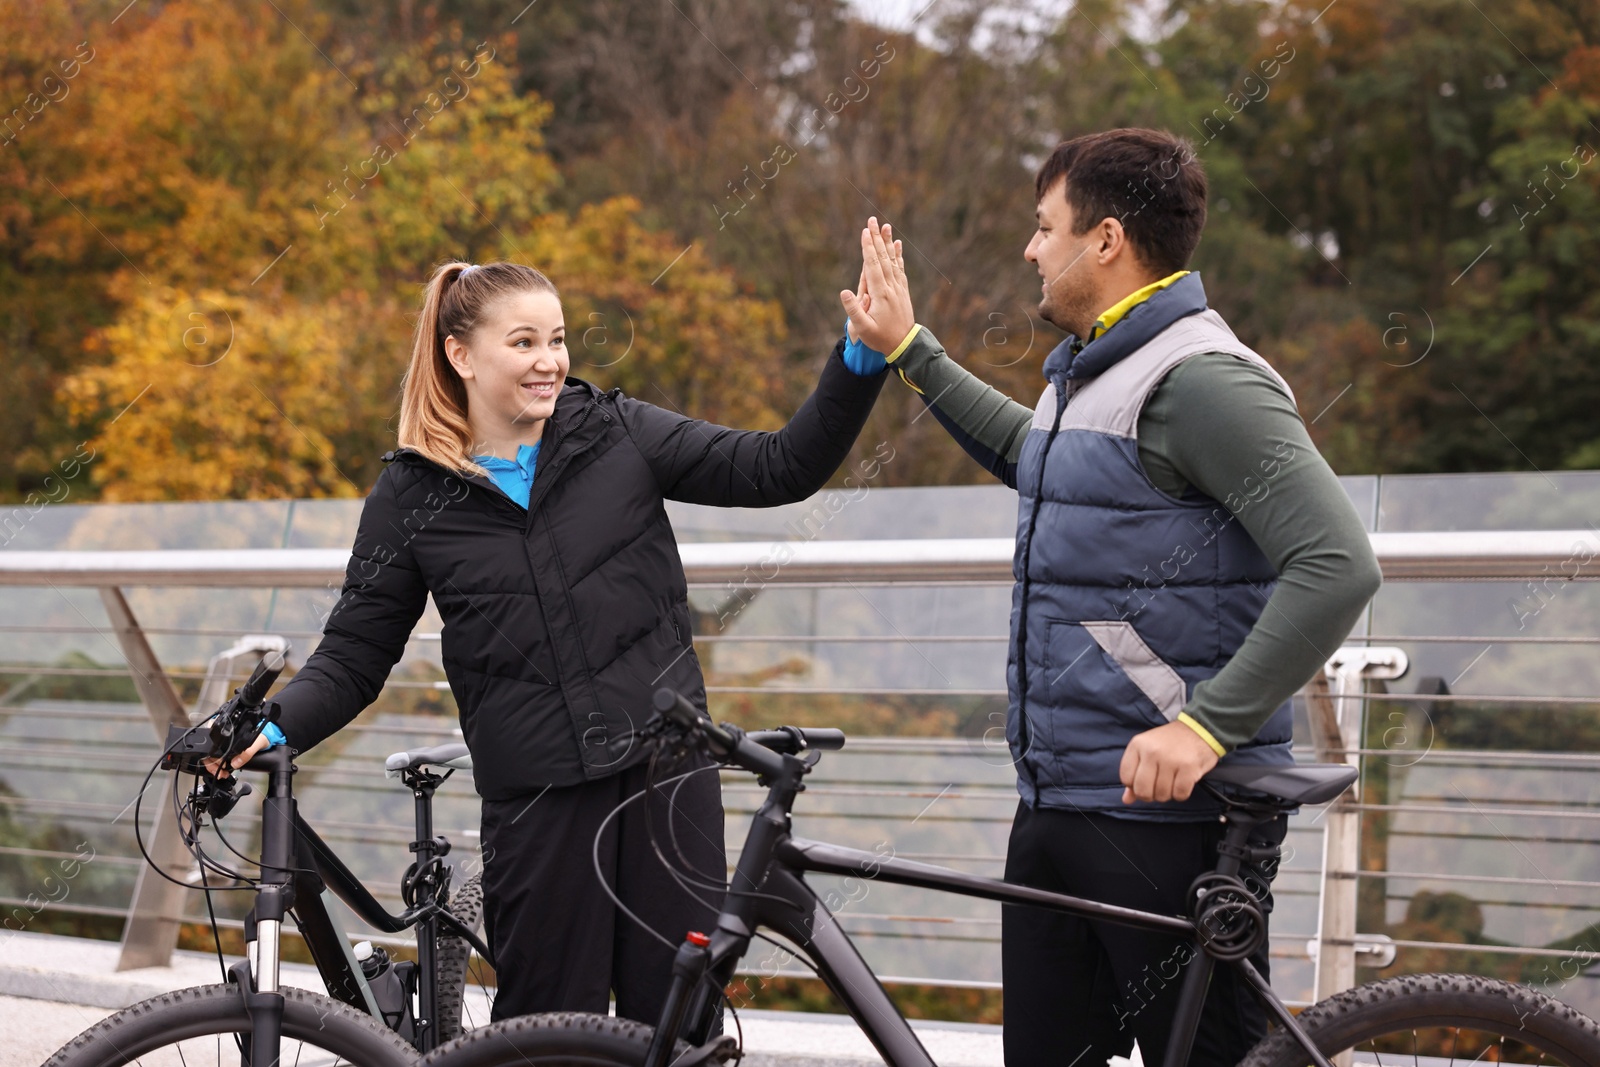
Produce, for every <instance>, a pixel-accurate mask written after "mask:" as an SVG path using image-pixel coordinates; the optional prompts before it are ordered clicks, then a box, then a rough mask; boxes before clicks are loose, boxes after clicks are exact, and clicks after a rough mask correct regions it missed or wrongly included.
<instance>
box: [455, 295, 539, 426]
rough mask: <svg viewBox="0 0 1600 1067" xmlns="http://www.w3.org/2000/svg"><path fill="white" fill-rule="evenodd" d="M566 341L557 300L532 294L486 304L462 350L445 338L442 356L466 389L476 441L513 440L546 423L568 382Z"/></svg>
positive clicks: (504, 298)
mask: <svg viewBox="0 0 1600 1067" xmlns="http://www.w3.org/2000/svg"><path fill="white" fill-rule="evenodd" d="M566 335H567V327H566V323H565V322H564V321H563V319H562V316H561V300H560V299H559V298H558V297H557V296H556V295H555V294H554V293H549V292H531V291H530V292H520V293H508V294H506V295H505V296H502V297H500V298H499V299H498V300H496V301H495V302H494V303H492V304H490V305H489V307H488V308H487V309H486V310H485V312H484V315H483V319H482V321H480V322H479V323H478V326H477V328H476V329H474V330H473V331H472V333H471V334H470V335H469V337H468V338H467V341H466V343H465V344H463V343H461V342H460V341H459V340H457V339H456V338H455V337H454V336H450V337H447V338H445V342H444V346H445V354H446V355H447V356H449V358H450V364H451V366H453V367H455V369H456V373H457V374H459V375H461V379H462V381H463V382H465V383H466V387H467V417H468V420H469V421H470V422H471V423H472V424H473V427H474V434H475V435H477V434H479V433H485V432H486V433H488V434H489V435H491V436H493V437H498V436H499V435H500V434H503V433H506V432H508V431H509V432H511V433H513V434H514V433H516V432H517V430H518V429H520V428H524V427H527V426H528V425H530V424H533V423H538V422H542V421H543V420H545V419H548V418H549V417H550V415H551V413H552V412H554V411H555V409H556V397H557V396H559V395H560V394H561V385H562V383H563V382H565V381H566V379H567V367H568V359H567V343H566ZM480 427H481V430H480Z"/></svg>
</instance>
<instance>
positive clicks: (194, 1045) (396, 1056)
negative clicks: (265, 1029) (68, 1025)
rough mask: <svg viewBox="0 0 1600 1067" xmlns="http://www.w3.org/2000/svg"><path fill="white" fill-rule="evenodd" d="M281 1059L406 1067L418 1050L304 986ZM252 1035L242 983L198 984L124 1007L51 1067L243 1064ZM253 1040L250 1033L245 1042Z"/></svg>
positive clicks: (293, 997)
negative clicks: (241, 1037)
mask: <svg viewBox="0 0 1600 1067" xmlns="http://www.w3.org/2000/svg"><path fill="white" fill-rule="evenodd" d="M283 1000H284V1004H283V1043H282V1045H281V1046H280V1057H281V1062H282V1063H285V1064H298V1067H333V1065H335V1064H341V1063H349V1064H354V1065H356V1067H405V1065H407V1064H412V1063H415V1062H416V1055H417V1050H416V1049H414V1048H412V1047H411V1046H410V1045H408V1044H406V1042H404V1041H402V1040H401V1039H400V1037H399V1036H398V1035H397V1034H395V1032H394V1031H392V1030H390V1029H388V1028H387V1027H385V1026H384V1025H383V1024H381V1023H379V1022H378V1021H377V1020H376V1019H374V1018H372V1017H371V1016H370V1015H364V1014H362V1013H361V1012H358V1011H356V1010H355V1009H354V1008H351V1007H349V1006H348V1005H345V1004H341V1003H339V1002H338V1001H336V1000H331V999H329V998H328V997H324V996H320V995H318V994H316V993H311V992H308V991H307V990H304V989H288V988H286V989H284V990H283ZM250 1032H251V1027H250V1015H249V1013H248V1012H246V1011H245V1007H244V998H243V997H242V996H241V995H240V993H239V987H238V986H233V985H211V986H196V987H194V988H193V989H179V990H177V991H176V992H173V993H163V994H162V995H161V996H158V997H151V998H150V999H149V1000H146V1001H141V1002H140V1003H138V1004H135V1005H133V1006H132V1007H131V1008H124V1009H123V1010H122V1011H119V1012H117V1013H116V1014H115V1015H112V1016H110V1017H109V1018H106V1019H102V1020H101V1021H100V1022H98V1023H96V1024H95V1025H93V1026H91V1027H89V1029H87V1030H85V1031H84V1032H83V1033H81V1034H79V1035H78V1036H77V1037H75V1038H73V1039H72V1040H71V1041H69V1042H67V1043H66V1044H65V1045H63V1046H62V1047H61V1048H60V1049H59V1050H57V1052H56V1054H55V1055H54V1056H51V1057H50V1059H49V1060H47V1061H46V1062H45V1065H44V1067H123V1065H124V1064H130V1063H134V1062H136V1061H137V1062H138V1063H140V1064H142V1065H143V1067H157V1065H160V1067H201V1065H209V1067H221V1065H223V1064H230V1065H233V1067H237V1064H239V1062H240V1061H241V1056H240V1052H239V1046H238V1044H237V1043H236V1042H235V1041H234V1035H235V1034H245V1035H248V1034H249V1033H250ZM248 1040H249V1038H248V1037H246V1041H248Z"/></svg>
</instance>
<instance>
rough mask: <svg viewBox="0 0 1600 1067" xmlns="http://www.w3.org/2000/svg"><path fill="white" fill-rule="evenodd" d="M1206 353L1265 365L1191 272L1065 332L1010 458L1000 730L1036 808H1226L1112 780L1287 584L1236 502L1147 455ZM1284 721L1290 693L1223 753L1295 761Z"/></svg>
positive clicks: (1022, 788) (1180, 813) (1166, 815)
mask: <svg viewBox="0 0 1600 1067" xmlns="http://www.w3.org/2000/svg"><path fill="white" fill-rule="evenodd" d="M1206 352H1223V353H1227V354H1229V355H1233V356H1237V357H1238V358H1240V359H1245V360H1249V361H1250V362H1252V363H1256V364H1258V365H1260V366H1262V367H1265V368H1266V369H1267V370H1268V371H1271V367H1269V366H1268V365H1267V363H1266V361H1265V360H1263V359H1262V358H1261V357H1260V356H1259V355H1257V354H1256V353H1255V352H1253V351H1251V350H1250V349H1249V348H1247V347H1246V346H1245V345H1244V344H1243V343H1242V342H1241V341H1240V340H1239V339H1238V338H1237V337H1235V336H1234V334H1233V331H1232V330H1230V329H1228V326H1227V324H1226V323H1224V322H1223V321H1222V317H1221V316H1220V315H1218V314H1217V313H1216V312H1214V311H1211V310H1209V309H1208V308H1207V307H1206V298H1205V290H1204V288H1203V287H1202V286H1201V284H1200V276H1199V275H1198V274H1188V275H1185V276H1184V277H1182V278H1180V279H1178V280H1177V281H1176V282H1173V283H1172V284H1171V285H1169V286H1168V287H1167V288H1165V289H1163V290H1160V291H1158V292H1156V293H1155V294H1154V295H1152V296H1151V297H1149V298H1148V299H1147V300H1145V301H1144V302H1143V303H1141V304H1138V305H1136V306H1135V307H1134V308H1133V309H1131V310H1130V311H1129V312H1128V313H1127V314H1126V315H1125V316H1124V317H1123V318H1122V319H1121V320H1120V321H1118V322H1116V323H1115V324H1114V325H1113V326H1112V327H1111V328H1110V329H1109V330H1108V331H1107V332H1106V333H1104V334H1102V335H1101V336H1099V337H1097V338H1095V339H1094V340H1093V341H1091V342H1090V343H1088V344H1086V345H1083V346H1082V347H1081V348H1080V347H1078V342H1077V340H1076V339H1075V338H1068V339H1067V341H1065V342H1063V343H1062V344H1061V345H1059V346H1057V348H1056V349H1055V351H1053V352H1051V353H1050V355H1049V356H1048V357H1047V358H1046V359H1045V363H1044V373H1045V377H1046V378H1047V379H1049V381H1050V385H1049V387H1048V388H1046V390H1045V392H1044V396H1043V397H1042V398H1041V399H1040V401H1039V406H1038V408H1037V410H1036V411H1035V412H1034V418H1033V426H1032V429H1030V431H1029V432H1028V436H1027V439H1026V441H1025V442H1024V444H1023V449H1022V455H1021V457H1020V459H1019V462H1018V466H1017V489H1018V494H1019V497H1020V504H1019V507H1018V512H1017V550H1016V558H1015V560H1014V562H1013V573H1014V575H1015V577H1016V586H1015V589H1014V591H1013V593H1012V607H1011V648H1010V655H1009V659H1008V663H1007V672H1006V674H1007V686H1008V689H1009V691H1010V698H1011V704H1010V711H1009V714H1008V716H1007V720H1006V732H1007V739H1008V740H1009V742H1010V745H1011V752H1012V756H1013V758H1014V759H1015V762H1016V766H1017V788H1018V791H1019V792H1020V793H1021V794H1022V797H1023V799H1024V800H1025V801H1026V802H1027V803H1028V804H1029V805H1030V806H1032V807H1046V808H1078V809H1085V810H1094V811H1103V812H1106V813H1108V814H1117V815H1125V816H1127V817H1130V818H1138V819H1151V820H1172V821H1189V820H1197V819H1205V818H1208V817H1214V815H1215V813H1216V812H1217V810H1218V805H1217V803H1216V801H1215V800H1214V799H1213V798H1212V797H1211V796H1210V795H1209V794H1207V793H1205V792H1204V791H1203V790H1199V789H1197V790H1196V791H1195V795H1194V796H1192V797H1191V798H1190V799H1189V800H1187V801H1184V802H1172V803H1167V804H1156V803H1140V804H1133V805H1124V804H1123V803H1122V788H1123V787H1122V783H1121V780H1120V777H1119V769H1120V766H1121V762H1122V754H1123V750H1124V749H1125V748H1127V745H1128V742H1129V741H1130V740H1131V739H1132V738H1133V736H1134V735H1135V734H1137V733H1140V732H1142V731H1145V730H1149V729H1151V728H1153V727H1156V726H1161V725H1163V724H1165V723H1168V722H1171V721H1173V720H1174V719H1175V718H1176V717H1177V715H1178V713H1179V712H1180V711H1182V710H1183V708H1184V705H1185V704H1186V703H1187V701H1188V699H1189V696H1190V694H1192V693H1193V691H1194V687H1195V684H1196V683H1198V682H1201V681H1204V680H1205V679H1207V678H1210V677H1211V676H1212V675H1214V674H1216V673H1217V672H1218V671H1219V670H1221V669H1222V667H1223V665H1224V664H1226V663H1227V662H1228V660H1229V658H1230V657H1232V656H1233V654H1234V652H1235V651H1237V650H1238V648H1239V645H1240V644H1241V643H1242V642H1243V641H1244V639H1245V636H1246V635H1247V634H1249V632H1250V630H1251V628H1252V627H1253V626H1254V625H1255V622H1256V619H1257V617H1258V616H1259V615H1260V614H1261V610H1262V608H1263V606H1264V605H1265V604H1266V601H1267V597H1268V596H1269V595H1270V594H1271V592H1272V589H1273V586H1274V585H1275V584H1276V580H1277V574H1276V572H1275V571H1274V570H1273V568H1272V565H1271V563H1270V562H1268V560H1267V558H1266V556H1265V555H1263V554H1262V552H1261V550H1260V549H1259V548H1258V547H1257V546H1256V544H1255V542H1254V540H1252V539H1251V537H1250V535H1249V534H1248V533H1246V532H1245V530H1244V528H1243V527H1241V526H1240V525H1239V524H1238V523H1237V522H1236V521H1234V520H1233V517H1232V515H1231V514H1230V513H1229V511H1228V510H1227V509H1226V508H1224V507H1223V506H1222V505H1221V504H1220V503H1218V502H1217V501H1215V500H1213V499H1211V498H1210V497H1208V496H1205V495H1203V494H1201V493H1200V492H1199V491H1198V490H1196V489H1193V488H1191V489H1190V491H1189V492H1188V493H1187V494H1185V496H1184V497H1183V498H1182V499H1174V498H1172V497H1170V496H1168V495H1167V494H1165V493H1163V492H1161V491H1160V490H1159V489H1157V488H1156V487H1155V486H1154V485H1152V484H1151V482H1150V479H1149V477H1148V476H1147V475H1146V474H1145V471H1144V467H1143V466H1142V465H1141V464H1140V462H1139V441H1138V433H1137V431H1138V423H1139V413H1140V412H1141V411H1142V410H1143V408H1144V405H1145V403H1146V402H1147V401H1148V400H1149V398H1150V396H1151V394H1152V393H1154V392H1155V389H1156V387H1157V386H1158V385H1160V384H1161V380H1162V379H1163V378H1165V377H1166V375H1167V374H1168V373H1169V372H1170V371H1171V370H1172V369H1173V368H1174V367H1176V366H1177V365H1178V364H1179V363H1181V362H1182V361H1183V360H1185V359H1188V358H1189V357H1190V356H1195V355H1200V354H1201V353H1206ZM1273 376H1274V377H1275V378H1277V377H1278V376H1277V374H1276V372H1273ZM1278 381H1279V383H1280V384H1282V386H1283V389H1284V391H1285V392H1289V386H1288V384H1287V383H1284V382H1283V380H1282V378H1278ZM1290 395H1291V397H1292V396H1293V394H1292V393H1290ZM1292 733H1293V719H1292V717H1291V712H1290V706H1289V704H1288V703H1287V702H1286V703H1285V704H1284V705H1283V706H1282V707H1280V708H1279V709H1278V710H1277V711H1275V712H1274V713H1273V715H1272V717H1271V718H1270V719H1268V720H1267V722H1266V724H1265V725H1264V726H1263V727H1262V728H1261V730H1260V731H1259V732H1258V733H1257V735H1256V737H1255V738H1254V739H1253V740H1252V741H1250V742H1249V743H1247V744H1245V745H1242V746H1240V747H1239V748H1238V749H1236V750H1235V751H1233V752H1230V753H1229V754H1228V755H1227V756H1225V757H1223V762H1225V763H1272V764H1285V763H1292V762H1293V757H1292V756H1291V755H1290V751H1289V745H1290V740H1291V737H1292Z"/></svg>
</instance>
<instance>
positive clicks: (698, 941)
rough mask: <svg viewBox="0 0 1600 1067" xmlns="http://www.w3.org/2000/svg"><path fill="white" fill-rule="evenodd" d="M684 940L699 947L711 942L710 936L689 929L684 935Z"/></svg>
mask: <svg viewBox="0 0 1600 1067" xmlns="http://www.w3.org/2000/svg"><path fill="white" fill-rule="evenodd" d="M686 940H687V941H688V942H689V944H691V945H697V946H699V947H700V948H705V947H706V946H707V945H709V944H711V938H709V937H707V936H706V935H705V934H702V933H701V932H700V931H698V930H690V931H689V933H688V934H687V935H686Z"/></svg>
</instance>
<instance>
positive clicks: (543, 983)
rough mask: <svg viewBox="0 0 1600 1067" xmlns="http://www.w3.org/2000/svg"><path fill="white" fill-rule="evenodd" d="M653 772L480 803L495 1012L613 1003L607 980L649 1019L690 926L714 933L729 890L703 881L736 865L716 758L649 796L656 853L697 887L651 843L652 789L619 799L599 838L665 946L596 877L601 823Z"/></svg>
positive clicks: (604, 863) (611, 867)
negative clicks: (645, 795) (710, 766)
mask: <svg viewBox="0 0 1600 1067" xmlns="http://www.w3.org/2000/svg"><path fill="white" fill-rule="evenodd" d="M702 762H703V761H702ZM690 766H692V765H691V764H687V763H686V764H684V765H682V766H679V767H677V768H675V769H674V770H672V771H669V772H666V774H664V775H663V777H669V776H670V775H672V774H677V773H681V772H682V771H685V770H688V769H689V767H690ZM645 773H646V765H644V764H640V765H639V766H636V767H630V768H628V769H627V770H624V771H622V772H621V773H619V774H615V775H612V776H611V777H609V778H601V779H598V780H596V781H592V782H587V783H585V784H583V785H576V786H569V787H564V788H559V789H557V788H552V789H547V790H545V791H544V792H542V793H537V794H531V795H529V796H526V797H518V798H516V799H513V800H499V801H495V800H486V801H484V802H483V854H484V864H483V893H484V930H485V933H486V934H487V935H488V942H489V947H490V949H491V950H492V951H493V952H494V956H495V965H496V966H495V973H496V977H497V978H498V979H499V983H500V988H499V991H498V993H497V994H496V996H495V1001H494V1011H493V1013H492V1017H493V1018H494V1019H508V1018H511V1017H513V1016H517V1015H527V1014H529V1013H532V1012H541V1011H583V1012H596V1013H599V1014H601V1015H604V1014H605V1013H606V1011H607V1008H608V1003H609V1000H610V994H611V993H612V992H615V993H616V999H617V1014H618V1015H619V1016H622V1017H623V1018H627V1019H636V1020H638V1021H640V1022H644V1023H649V1024H651V1025H654V1024H655V1023H656V1021H657V1020H658V1019H659V1018H660V1015H661V1007H662V1004H663V1002H664V1001H665V1000H666V996H667V987H668V986H669V985H670V984H671V981H672V957H673V954H674V953H675V952H676V950H677V947H678V945H680V944H682V942H683V937H684V934H686V933H687V932H688V931H690V930H703V931H705V932H707V933H709V932H710V931H711V929H712V927H713V926H714V925H715V924H716V918H717V911H718V909H719V908H720V907H721V904H722V894H721V892H720V891H718V890H717V889H715V888H710V889H707V888H704V887H705V885H706V884H708V883H709V885H711V886H713V887H715V886H719V885H722V884H724V883H725V882H726V881H727V866H726V859H725V852H724V845H723V836H722V792H721V786H720V785H719V783H718V781H717V772H716V771H715V770H701V771H699V772H698V773H696V774H693V775H691V776H690V777H689V778H687V779H685V780H684V781H683V782H682V784H681V786H680V785H679V783H677V782H673V783H671V784H668V785H666V786H664V787H663V788H662V789H661V790H660V791H659V792H658V793H657V795H655V796H653V797H651V798H650V801H649V803H650V809H651V810H650V818H651V821H652V823H653V829H654V831H655V837H656V840H657V843H658V844H659V845H660V848H661V852H662V854H663V855H665V856H666V857H667V859H669V860H670V861H671V862H672V864H673V867H674V869H676V870H677V872H678V875H679V877H681V878H683V879H684V880H685V881H686V882H688V883H689V888H685V887H684V886H683V885H681V884H680V883H679V881H678V880H677V879H675V878H674V877H673V874H672V873H671V872H669V871H668V869H667V867H666V866H665V865H664V864H663V863H662V862H661V860H660V858H658V857H657V855H656V853H655V851H654V850H653V849H652V848H651V843H650V839H649V836H648V835H647V833H646V820H645V804H646V801H645V800H643V799H640V800H635V801H634V802H633V803H631V804H629V805H628V806H627V807H626V808H624V809H623V810H622V812H621V813H620V814H619V815H618V816H617V817H616V818H615V819H613V820H612V821H611V824H610V825H609V826H608V827H607V828H606V833H605V837H604V838H603V839H602V840H601V842H600V863H601V868H602V869H603V870H604V872H605V879H606V884H607V885H608V886H610V887H611V889H612V891H613V892H614V893H616V895H617V896H618V897H619V898H620V899H621V901H622V904H623V906H624V907H626V908H627V909H628V910H629V911H631V912H633V913H634V914H635V915H637V916H638V917H639V918H640V919H641V920H643V921H644V922H645V923H646V924H648V925H649V927H650V929H651V930H653V931H655V933H656V934H659V935H660V936H661V937H663V938H665V939H666V940H667V942H668V943H670V947H669V944H663V943H662V942H661V941H660V940H658V939H657V938H656V937H655V936H652V935H651V934H650V933H648V932H646V931H645V930H643V929H640V927H639V926H638V924H636V923H635V922H633V920H631V919H629V918H628V917H627V916H626V915H623V914H621V913H620V912H619V911H618V910H617V908H616V906H615V905H613V904H612V902H611V898H610V897H608V896H607V895H606V893H605V891H604V890H603V889H602V888H601V886H600V883H599V881H598V880H597V879H596V877H595V870H594V860H593V854H594V846H595V835H596V834H597V833H598V832H599V830H600V824H601V823H602V822H603V821H605V818H606V816H607V815H610V814H611V812H612V810H613V809H614V808H616V806H617V805H618V804H621V803H622V801H623V800H625V799H626V798H628V797H631V796H635V795H637V794H638V793H640V792H641V791H642V790H643V789H644V783H645ZM674 789H676V794H675V795H674ZM674 802H675V807H673V808H672V809H671V810H669V803H674ZM669 816H670V829H669ZM673 832H676V835H677V845H678V847H679V848H680V849H681V850H682V855H683V859H682V860H680V859H679V857H678V855H677V854H676V853H675V851H674V846H673V840H672V834H673ZM684 860H687V863H688V866H689V868H691V869H688V870H686V869H685V868H684Z"/></svg>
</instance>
